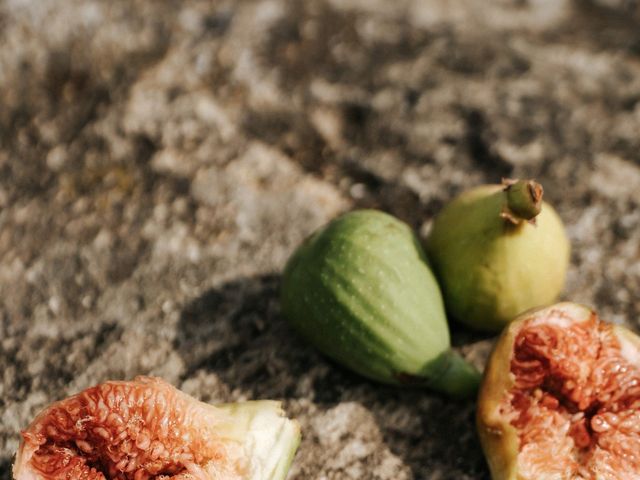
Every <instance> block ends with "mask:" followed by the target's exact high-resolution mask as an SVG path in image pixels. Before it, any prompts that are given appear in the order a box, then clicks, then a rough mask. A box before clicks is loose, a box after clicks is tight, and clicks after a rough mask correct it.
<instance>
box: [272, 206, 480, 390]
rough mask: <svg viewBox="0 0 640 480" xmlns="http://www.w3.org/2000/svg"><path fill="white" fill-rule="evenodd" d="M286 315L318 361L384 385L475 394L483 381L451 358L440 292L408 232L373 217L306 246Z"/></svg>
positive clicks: (345, 222)
mask: <svg viewBox="0 0 640 480" xmlns="http://www.w3.org/2000/svg"><path fill="white" fill-rule="evenodd" d="M281 300H282V311H283V314H284V316H285V317H286V318H287V320H288V321H289V322H290V324H291V325H292V326H293V327H294V328H295V329H296V330H297V331H298V332H299V333H300V334H301V335H302V336H303V337H304V338H305V339H306V340H308V341H309V342H310V343H312V344H313V345H315V346H316V347H317V348H318V349H319V350H320V351H321V352H323V353H324V354H326V355H327V356H329V357H331V358H332V359H334V360H335V361H337V362H338V363H340V364H342V365H343V366H346V367H348V368H350V369H351V370H353V371H355V372H357V373H359V374H361V375H363V376H365V377H368V378H370V379H374V380H377V381H379V382H383V383H386V384H395V385H405V384H417V385H427V386H431V387H432V388H434V389H437V390H440V391H444V392H445V393H448V394H449V395H451V396H454V397H465V396H468V395H472V394H473V393H474V392H475V391H476V388H477V386H478V383H479V374H478V372H477V371H476V370H475V369H474V368H473V367H471V366H470V365H468V364H467V363H466V362H464V360H462V358H461V357H459V356H457V355H456V354H454V353H453V352H452V351H451V350H450V338H449V330H448V326H447V322H446V317H445V311H444V304H443V301H442V296H441V294H440V290H439V287H438V284H437V282H436V280H435V278H434V276H433V274H432V272H431V270H430V268H429V266H428V264H427V262H426V257H425V255H424V252H423V250H422V248H421V246H420V243H419V241H418V239H417V238H416V236H415V235H414V234H413V232H412V230H411V229H410V227H409V226H408V225H406V224H404V223H403V222H401V221H400V220H398V219H396V218H394V217H392V216H391V215H388V214H386V213H383V212H379V211H375V210H360V211H355V212H351V213H347V214H345V215H343V216H341V217H338V218H337V219H335V220H333V221H332V222H330V223H329V224H328V225H327V226H325V227H324V228H321V229H320V230H318V231H317V232H316V233H314V234H313V235H312V236H311V237H309V238H308V239H307V240H306V241H305V242H304V243H303V244H302V245H301V246H300V247H299V248H298V250H297V251H296V252H295V253H294V254H293V256H292V257H291V258H290V260H289V262H288V263H287V266H286V268H285V271H284V274H283V280H282V297H281Z"/></svg>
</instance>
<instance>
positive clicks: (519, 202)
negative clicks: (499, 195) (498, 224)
mask: <svg viewBox="0 0 640 480" xmlns="http://www.w3.org/2000/svg"><path fill="white" fill-rule="evenodd" d="M502 185H504V190H503V191H504V193H505V197H506V201H505V205H504V207H503V209H502V213H501V214H500V216H501V217H502V218H504V219H505V220H507V221H509V222H511V223H512V224H514V225H519V224H520V223H522V222H523V221H527V222H529V223H531V224H533V225H535V223H536V219H535V217H536V216H537V215H538V214H539V213H540V210H541V208H542V195H543V193H544V190H543V189H542V185H540V184H539V183H537V182H535V181H534V180H512V179H508V178H504V179H502Z"/></svg>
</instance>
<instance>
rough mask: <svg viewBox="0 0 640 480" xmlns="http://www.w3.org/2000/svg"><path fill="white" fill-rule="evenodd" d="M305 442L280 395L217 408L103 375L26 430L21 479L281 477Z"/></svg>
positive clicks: (149, 381)
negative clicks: (283, 407)
mask: <svg viewBox="0 0 640 480" xmlns="http://www.w3.org/2000/svg"><path fill="white" fill-rule="evenodd" d="M299 441H300V431H299V428H298V425H297V423H296V422H295V421H292V420H289V419H287V418H286V417H284V414H283V412H282V410H281V408H280V405H279V404H278V402H274V401H268V400H267V401H256V402H244V403H237V404H228V405H219V406H213V405H208V404H206V403H202V402H199V401H198V400H196V399H195V398H193V397H190V396H189V395H187V394H185V393H183V392H181V391H179V390H177V389H176V388H174V387H172V386H171V385H170V384H168V383H167V382H165V381H164V380H162V379H159V378H151V377H138V378H136V379H135V380H133V381H130V382H119V381H111V382H106V383H103V384H100V385H97V386H94V387H91V388H88V389H87V390H84V391H83V392H80V393H78V394H77V395H74V396H72V397H69V398H66V399H64V400H61V401H59V402H56V403H54V404H52V405H50V406H49V407H47V408H46V409H45V410H43V411H42V412H41V413H40V414H39V415H38V416H37V417H36V418H35V420H34V421H33V422H32V423H31V425H29V426H28V427H27V429H26V430H24V431H23V432H22V442H21V444H20V448H19V450H18V454H17V458H16V462H15V464H14V468H13V477H14V479H15V480H116V479H118V480H149V479H154V480H169V479H172V480H282V479H284V478H285V476H286V474H287V471H288V469H289V465H290V463H291V461H292V459H293V456H294V454H295V451H296V448H297V447H298V444H299Z"/></svg>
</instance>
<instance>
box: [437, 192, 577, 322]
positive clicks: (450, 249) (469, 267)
mask: <svg viewBox="0 0 640 480" xmlns="http://www.w3.org/2000/svg"><path fill="white" fill-rule="evenodd" d="M540 194H541V190H540ZM506 203H507V195H506V192H505V187H504V186H503V185H483V186H480V187H477V188H474V189H471V190H469V191H467V192H464V193H462V194H461V195H460V196H458V197H457V198H456V199H454V200H453V201H452V202H451V203H449V204H448V205H447V206H445V208H444V209H443V210H442V212H441V213H440V214H439V215H438V216H437V217H436V219H435V221H434V224H433V227H432V230H431V233H430V235H429V237H428V238H427V242H426V250H427V254H428V256H429V259H430V261H431V262H432V265H433V268H434V271H435V273H436V276H437V277H438V280H439V281H440V286H441V288H442V291H443V295H444V299H445V304H446V308H447V311H448V312H449V313H450V314H451V316H452V317H453V318H455V319H456V320H458V321H459V322H461V323H464V324H466V325H468V326H470V327H472V328H474V329H477V330H484V331H499V330H500V329H502V328H503V327H504V326H505V325H506V324H507V323H509V321H510V320H511V319H513V318H515V317H516V316H517V315H518V314H519V313H521V312H523V311H525V310H528V309H530V308H533V307H537V306H541V305H548V304H550V303H553V302H554V301H555V300H556V299H557V297H558V295H559V294H560V293H561V291H562V289H563V288H564V283H565V277H566V272H567V268H568V264H569V254H570V246H569V240H568V238H567V235H566V232H565V229H564V226H563V224H562V221H561V220H560V217H559V216H558V214H557V213H556V212H555V210H554V209H553V208H552V207H551V205H549V204H548V203H546V202H541V211H540V213H539V214H538V215H537V216H535V219H534V220H533V221H526V220H524V219H522V221H517V218H516V219H515V220H514V217H513V215H512V214H511V213H509V214H505V213H504V212H505V211H508V210H506Z"/></svg>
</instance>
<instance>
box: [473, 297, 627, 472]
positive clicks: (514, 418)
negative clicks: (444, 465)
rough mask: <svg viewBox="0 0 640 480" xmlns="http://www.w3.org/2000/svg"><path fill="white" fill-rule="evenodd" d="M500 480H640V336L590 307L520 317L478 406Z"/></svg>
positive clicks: (493, 360)
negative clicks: (604, 319)
mask: <svg viewBox="0 0 640 480" xmlns="http://www.w3.org/2000/svg"><path fill="white" fill-rule="evenodd" d="M477 423H478V433H479V436H480V440H481V443H482V447H483V450H484V452H485V456H486V458H487V461H488V463H489V467H490V469H491V475H492V478H493V480H516V479H517V480H633V479H639V478H640V338H638V337H637V336H636V335H635V334H633V333H632V332H631V331H629V330H627V329H625V328H624V327H621V326H617V325H613V324H609V323H606V322H603V321H601V320H600V319H599V318H598V316H597V315H596V313H595V312H594V311H593V310H591V309H589V308H587V307H584V306H582V305H577V304H574V303H559V304H556V305H552V306H550V307H545V308H540V309H537V310H533V311H529V312H526V313H524V314H522V315H521V316H519V317H518V318H517V319H516V320H515V321H514V322H512V323H511V324H510V325H509V326H508V327H507V328H505V330H504V331H503V333H502V335H501V337H500V339H499V340H498V342H497V344H496V346H495V348H494V350H493V352H492V354H491V357H490V359H489V363H488V366H487V369H486V371H485V376H484V379H483V383H482V386H481V387H480V394H479V399H478V410H477Z"/></svg>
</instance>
